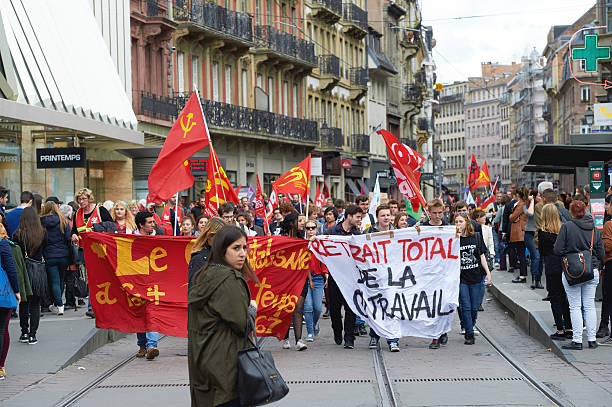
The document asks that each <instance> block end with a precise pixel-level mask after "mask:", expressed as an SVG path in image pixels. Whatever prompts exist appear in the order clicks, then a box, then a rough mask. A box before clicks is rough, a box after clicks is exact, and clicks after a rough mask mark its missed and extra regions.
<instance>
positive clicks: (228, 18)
mask: <svg viewBox="0 0 612 407" xmlns="http://www.w3.org/2000/svg"><path fill="white" fill-rule="evenodd" d="M174 19H175V20H177V21H191V22H192V23H196V24H199V25H201V26H203V27H207V28H212V29H213V30H216V31H218V32H219V33H220V34H221V35H222V36H227V35H232V36H234V37H238V38H240V39H242V40H245V41H248V42H253V19H252V17H251V16H250V15H248V14H247V13H242V12H239V11H232V10H229V9H226V8H225V7H221V6H219V5H217V4H215V3H209V2H204V1H202V0H200V1H196V0H192V1H191V4H187V2H186V0H174Z"/></svg>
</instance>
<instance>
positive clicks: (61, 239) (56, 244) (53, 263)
mask: <svg viewBox="0 0 612 407" xmlns="http://www.w3.org/2000/svg"><path fill="white" fill-rule="evenodd" d="M40 222H41V224H42V225H43V226H44V227H45V229H46V232H47V245H46V247H45V250H44V253H43V254H44V258H45V266H46V268H47V274H48V276H49V279H50V280H51V281H50V283H51V292H52V294H53V304H52V305H51V306H50V307H49V309H50V310H51V312H55V313H56V314H57V315H63V314H64V303H63V301H62V297H63V294H64V281H65V280H66V270H67V269H68V266H69V265H70V244H71V243H70V239H71V237H70V236H71V235H70V227H69V225H68V221H67V220H66V218H64V215H62V213H61V212H60V211H59V208H58V207H57V204H56V203H55V202H53V201H47V202H45V205H44V207H43V211H42V214H41V218H40Z"/></svg>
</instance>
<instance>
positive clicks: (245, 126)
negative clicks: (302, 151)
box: [176, 95, 319, 145]
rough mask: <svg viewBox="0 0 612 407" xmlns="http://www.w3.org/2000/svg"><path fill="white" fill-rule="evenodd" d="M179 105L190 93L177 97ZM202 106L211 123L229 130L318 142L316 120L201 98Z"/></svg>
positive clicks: (179, 107)
mask: <svg viewBox="0 0 612 407" xmlns="http://www.w3.org/2000/svg"><path fill="white" fill-rule="evenodd" d="M176 100H177V107H178V109H179V110H180V109H182V108H183V106H184V105H185V103H187V100H189V95H187V96H179V97H177V98H176ZM200 102H201V103H202V110H203V112H204V116H205V117H206V121H207V123H208V125H209V126H211V127H217V128H221V129H227V130H228V131H231V132H235V131H241V130H242V131H247V132H251V133H255V135H267V136H274V137H275V138H278V139H279V141H281V140H283V139H285V140H288V141H298V142H302V143H308V144H313V145H314V144H318V143H319V130H318V126H317V122H316V121H314V120H306V119H298V118H296V117H291V116H284V115H280V114H277V113H272V112H267V111H264V110H257V109H251V108H248V107H242V106H236V105H232V104H228V103H223V102H215V101H213V100H208V99H200Z"/></svg>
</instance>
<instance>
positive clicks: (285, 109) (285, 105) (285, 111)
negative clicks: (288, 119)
mask: <svg viewBox="0 0 612 407" xmlns="http://www.w3.org/2000/svg"><path fill="white" fill-rule="evenodd" d="M283 114H284V115H289V83H288V82H287V81H283Z"/></svg>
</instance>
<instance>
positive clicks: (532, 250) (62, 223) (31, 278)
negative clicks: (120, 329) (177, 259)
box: [0, 182, 612, 379]
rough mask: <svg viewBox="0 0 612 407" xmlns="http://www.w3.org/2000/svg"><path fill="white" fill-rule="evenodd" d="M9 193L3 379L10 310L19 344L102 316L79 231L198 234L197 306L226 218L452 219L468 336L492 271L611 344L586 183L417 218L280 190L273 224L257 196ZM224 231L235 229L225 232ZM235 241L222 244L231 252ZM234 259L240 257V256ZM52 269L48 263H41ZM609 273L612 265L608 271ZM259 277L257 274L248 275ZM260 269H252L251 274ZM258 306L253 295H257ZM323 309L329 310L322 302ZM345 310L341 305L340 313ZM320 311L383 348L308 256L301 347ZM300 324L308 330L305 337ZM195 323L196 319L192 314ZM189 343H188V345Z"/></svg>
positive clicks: (314, 225) (388, 208) (146, 350)
mask: <svg viewBox="0 0 612 407" xmlns="http://www.w3.org/2000/svg"><path fill="white" fill-rule="evenodd" d="M7 194H8V191H7V190H6V189H5V188H1V187H0V204H2V205H0V217H1V223H0V238H1V239H0V259H1V262H2V270H3V272H4V273H6V275H7V278H8V281H9V282H10V285H11V287H12V289H13V291H14V292H15V294H16V297H17V298H18V300H19V301H20V302H19V306H18V310H17V312H15V311H14V310H11V309H4V308H0V329H1V331H0V379H2V378H4V377H5V371H4V367H3V366H4V360H5V359H6V354H7V352H8V347H9V340H10V339H9V337H8V322H9V320H10V318H11V314H13V316H14V317H17V316H18V318H19V322H20V327H21V336H20V337H19V341H20V342H22V343H27V344H36V343H37V341H38V337H37V333H38V327H39V320H40V317H41V311H42V312H52V313H55V314H57V315H63V314H64V312H66V310H67V309H71V308H74V309H77V308H78V307H79V306H85V305H87V306H88V310H87V312H86V314H87V315H88V316H89V317H91V318H95V315H94V313H93V310H92V309H91V304H90V303H88V304H86V303H85V301H86V300H88V299H87V298H78V296H77V295H75V292H76V288H75V282H76V280H77V279H78V275H79V272H80V271H83V270H84V268H85V261H84V255H83V250H82V249H81V248H79V242H80V238H79V235H80V234H81V233H82V232H86V231H102V232H111V233H124V234H138V235H174V236H189V237H193V238H194V239H195V244H194V246H193V253H192V257H191V261H190V264H189V292H190V300H189V304H190V305H189V307H190V309H191V308H192V307H193V306H198V307H201V306H202V305H201V304H200V302H199V301H201V298H200V297H199V296H201V295H204V294H203V292H202V291H201V288H200V289H198V290H200V291H198V292H197V293H194V294H193V295H194V299H193V302H192V299H191V295H192V294H191V293H192V287H194V286H195V287H197V286H198V284H201V282H200V283H198V281H200V280H201V279H199V277H198V275H200V274H201V273H200V272H201V270H202V269H203V268H204V266H205V265H206V264H207V261H208V260H209V257H210V256H211V253H215V251H214V247H215V237H216V236H217V235H218V234H219V233H220V232H221V231H222V230H223V229H224V228H227V227H228V226H229V225H231V226H232V227H234V228H236V229H237V230H239V231H240V232H239V233H238V234H236V233H229V236H230V237H231V238H232V239H233V238H239V237H240V236H246V237H249V236H263V235H265V234H266V232H267V231H269V232H268V233H269V234H271V235H283V236H289V237H293V238H302V239H312V238H313V237H314V236H316V235H321V234H329V235H357V234H361V233H376V232H386V231H389V230H393V229H402V228H408V227H413V226H415V225H417V226H419V227H427V226H433V227H435V226H445V225H454V226H455V227H456V228H457V232H458V234H459V235H460V246H461V248H460V250H461V251H469V252H470V253H471V254H472V256H468V257H469V258H472V259H475V261H474V262H473V264H467V263H466V264H464V263H463V262H462V264H461V274H460V289H459V293H460V294H459V309H458V314H459V316H460V322H461V329H462V333H463V334H464V336H465V343H466V344H467V345H470V344H473V343H474V341H475V338H474V334H475V332H477V330H476V328H475V325H476V320H477V317H478V311H479V310H480V311H482V310H483V308H482V300H483V296H484V291H485V286H486V285H488V284H491V281H492V275H491V271H493V270H497V271H507V272H511V273H515V274H516V278H514V279H513V280H512V282H513V283H516V284H527V283H528V278H527V277H528V271H529V272H530V273H531V284H530V285H529V287H530V288H531V289H534V290H537V289H544V284H543V280H542V276H543V275H545V283H546V290H547V294H548V295H547V296H546V298H544V299H545V300H548V301H550V304H551V310H552V314H553V316H554V321H555V327H556V331H555V332H553V333H552V334H551V338H552V339H554V340H568V339H569V340H571V342H569V343H568V344H566V345H564V347H566V348H569V349H581V348H582V329H572V327H582V326H583V322H584V325H585V326H586V336H587V342H588V346H589V347H590V348H594V347H597V346H598V343H597V342H596V338H606V337H607V339H605V340H604V341H603V342H600V344H605V345H611V344H612V341H611V339H610V337H609V336H610V327H611V325H610V322H611V317H612V298H611V296H612V274H610V273H612V271H610V270H612V222H609V221H608V222H606V223H605V225H604V229H603V233H600V232H599V230H598V229H597V228H596V227H595V225H594V222H593V218H592V216H591V214H590V212H589V194H588V188H581V189H577V191H576V192H575V193H574V194H566V193H562V194H558V193H557V192H555V191H554V190H553V188H552V184H551V183H549V182H542V183H540V184H539V185H538V187H537V188H534V189H532V190H528V189H527V188H525V187H516V188H513V189H512V190H511V191H508V192H507V193H502V192H498V193H497V196H496V201H495V202H494V203H492V204H491V205H489V207H487V208H476V207H475V205H473V204H470V205H468V204H466V203H465V202H464V201H457V202H454V203H451V202H443V201H442V200H440V199H433V200H431V201H429V202H428V204H427V206H426V208H424V211H423V212H422V216H421V217H420V218H419V219H417V218H416V217H415V215H414V213H412V212H411V213H409V212H408V211H402V209H403V208H404V207H406V204H405V202H403V201H402V202H398V201H396V200H393V199H391V200H387V201H386V202H383V203H381V204H380V205H379V206H377V207H376V208H373V210H372V213H370V210H371V209H370V200H369V198H368V197H367V196H357V197H355V199H354V202H345V201H344V200H342V199H332V198H329V199H327V201H326V203H325V204H324V205H323V207H317V206H315V205H313V204H312V203H309V204H304V203H302V200H301V199H300V196H299V195H295V196H293V197H286V196H283V194H279V200H280V204H279V206H278V207H277V208H275V209H274V212H273V216H272V219H271V221H270V223H269V225H265V224H264V222H265V220H264V219H262V218H261V217H259V216H257V215H256V213H255V207H254V203H253V202H251V201H249V199H247V198H242V199H241V200H240V202H239V203H238V204H233V203H225V204H222V205H221V206H220V207H219V208H218V210H217V213H216V214H215V216H210V214H207V213H206V210H205V200H204V198H200V199H198V200H197V201H195V202H192V203H191V204H190V205H186V204H185V202H181V204H179V203H177V202H176V200H175V199H174V198H171V199H170V200H169V201H168V202H167V203H166V204H147V202H146V201H144V200H141V201H129V202H124V201H116V202H112V201H106V202H104V203H102V204H100V203H96V201H95V197H94V196H93V193H92V191H91V190H89V189H87V188H83V189H81V190H79V191H78V192H77V193H76V195H75V200H74V201H73V202H69V203H66V204H65V203H63V202H61V201H59V199H58V198H56V197H48V198H47V199H43V197H41V196H40V195H38V194H33V193H31V192H28V191H24V192H23V193H21V196H20V205H19V206H18V207H16V208H14V209H12V210H10V211H6V210H5V208H4V206H3V204H6V201H7ZM605 202H606V220H609V219H611V218H612V204H611V203H612V195H608V196H607V197H606V200H605ZM225 234H227V233H225ZM230 243H232V242H224V243H223V247H222V248H221V247H220V248H219V252H218V253H217V255H218V256H221V255H222V253H221V252H220V251H221V250H223V251H227V250H229V249H228V245H229V244H230ZM589 248H592V249H591V251H592V253H593V256H592V258H593V265H592V267H593V269H594V270H595V273H594V278H593V279H592V280H590V281H586V282H584V283H582V284H578V285H569V284H568V282H567V278H566V276H565V275H564V273H563V271H562V270H563V264H562V263H563V262H562V259H563V257H564V256H565V255H566V254H568V253H571V252H575V251H579V250H588V249H589ZM236 264H238V263H236ZM41 270H42V271H44V272H41ZM606 273H607V274H606ZM252 277H253V276H252ZM254 278H256V277H254ZM600 281H601V286H602V299H603V304H602V312H601V318H600V324H599V327H597V323H596V319H597V316H596V315H595V306H594V301H595V298H594V297H595V291H596V288H597V286H598V284H600ZM251 305H252V304H251ZM323 306H325V311H324V310H323ZM342 309H344V311H343V312H342ZM321 318H330V319H331V325H332V330H333V335H334V341H335V343H336V344H338V345H342V344H343V345H344V348H346V349H352V348H354V345H355V339H356V337H358V336H363V335H365V336H368V337H369V347H370V348H377V347H378V346H379V340H380V337H379V335H378V334H377V333H376V332H375V331H374V330H373V329H369V332H368V330H367V327H366V324H365V322H364V321H363V320H361V319H360V318H359V317H358V316H356V315H355V314H354V313H353V312H352V310H351V309H350V307H349V306H348V303H347V302H346V300H345V298H344V297H343V296H342V293H341V291H340V289H339V287H338V285H337V284H336V282H335V281H334V279H333V276H331V275H330V274H329V273H328V271H327V269H326V267H325V266H324V265H323V264H322V263H321V262H320V261H318V260H317V259H316V258H314V256H313V258H312V260H311V263H310V270H309V273H308V277H307V279H306V281H305V284H304V288H303V290H302V292H301V294H300V296H299V300H298V301H297V305H296V309H295V312H294V315H293V322H292V329H293V334H294V335H293V336H294V340H295V349H296V350H298V351H301V350H305V349H307V348H308V343H309V342H313V341H315V338H316V337H317V336H318V334H319V331H320V327H319V323H320V319H321ZM302 321H304V322H305V325H306V335H305V338H302ZM195 323H197V322H195ZM289 333H290V332H289V331H288V332H287V334H286V337H285V340H284V341H282V347H283V348H284V349H291V347H292V345H291V342H290V340H289ZM137 337H138V339H137V343H138V347H139V350H138V353H137V356H138V357H143V358H146V359H149V360H152V359H154V358H155V357H157V356H158V355H159V350H158V348H157V345H158V337H159V335H158V334H157V333H156V332H147V333H138V334H137ZM385 340H386V343H387V346H388V348H389V350H390V351H391V352H399V351H400V347H399V338H385ZM447 341H448V337H447V335H446V334H444V335H442V336H441V337H440V338H437V339H434V340H432V342H431V344H430V345H429V347H430V348H431V349H438V348H440V346H441V345H445V344H446V343H447ZM190 349H191V348H190Z"/></svg>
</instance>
